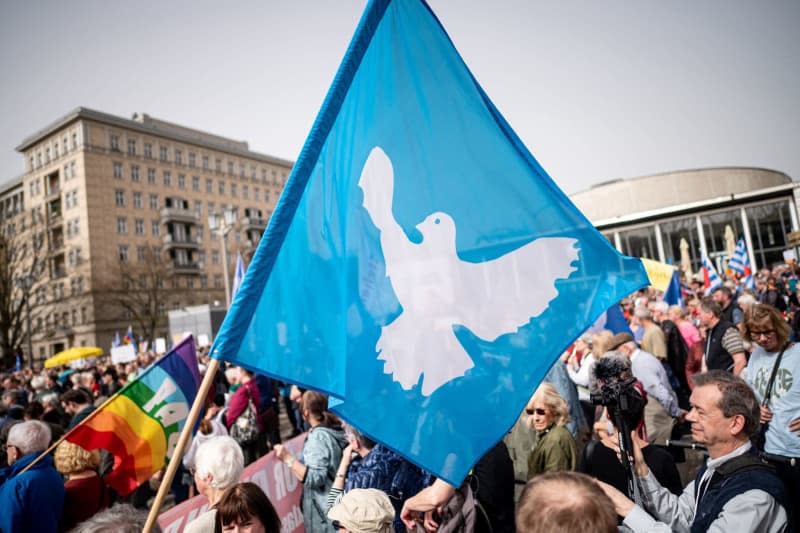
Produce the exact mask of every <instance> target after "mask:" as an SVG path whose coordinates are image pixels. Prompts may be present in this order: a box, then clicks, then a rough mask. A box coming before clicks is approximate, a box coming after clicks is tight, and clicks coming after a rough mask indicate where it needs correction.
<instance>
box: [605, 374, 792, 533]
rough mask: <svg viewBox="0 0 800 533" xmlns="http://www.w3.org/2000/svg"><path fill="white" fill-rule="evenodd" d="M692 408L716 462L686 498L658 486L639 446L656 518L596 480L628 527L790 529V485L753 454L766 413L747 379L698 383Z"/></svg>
mask: <svg viewBox="0 0 800 533" xmlns="http://www.w3.org/2000/svg"><path fill="white" fill-rule="evenodd" d="M691 404H692V410H691V411H690V412H689V414H688V415H687V416H686V419H687V420H689V421H690V422H691V423H692V437H693V438H694V440H696V441H697V442H699V443H700V444H704V445H705V446H706V448H707V450H708V455H709V459H708V461H707V462H706V464H705V465H704V466H703V467H702V468H701V469H700V471H699V472H698V473H697V477H696V478H695V480H694V481H693V482H691V483H689V485H688V486H687V487H686V488H685V489H684V491H683V493H682V494H681V495H680V496H676V495H674V494H672V493H671V492H669V491H668V490H667V489H665V488H663V487H662V486H661V485H660V484H659V483H658V481H656V479H655V477H653V474H652V473H651V472H650V469H649V468H648V466H647V464H646V463H645V462H644V456H643V455H642V450H641V448H639V447H638V445H636V444H635V441H634V450H633V452H634V464H635V469H636V475H637V476H638V478H639V481H640V483H641V486H642V489H643V496H644V500H645V501H646V502H647V503H646V506H647V511H649V512H650V513H651V514H652V516H651V515H650V514H648V512H647V511H645V509H642V508H641V507H639V506H637V505H636V504H634V502H632V501H631V500H629V499H628V498H627V497H626V496H625V495H624V494H622V493H621V492H620V491H618V490H617V489H615V488H614V487H612V486H610V485H607V484H605V483H602V482H600V481H598V482H597V483H598V484H599V485H600V486H601V488H602V489H603V490H604V491H605V493H606V494H607V495H608V497H609V498H611V500H612V501H613V502H614V508H615V509H616V511H617V514H619V515H620V516H622V517H623V518H624V520H623V524H624V525H625V526H627V527H628V528H629V529H630V530H632V531H634V532H644V531H648V532H660V531H664V532H666V531H693V532H694V531H704V532H705V531H710V532H719V533H722V532H726V533H727V532H731V531H760V532H765V533H772V532H775V533H778V532H782V531H784V529H785V528H786V526H787V514H786V507H787V503H788V501H787V500H786V496H785V492H784V488H783V484H782V483H781V480H780V479H779V478H778V477H777V475H775V473H774V471H773V470H772V469H771V468H769V467H768V466H767V465H765V464H764V463H763V462H762V461H761V460H759V459H758V457H757V456H756V455H755V454H754V453H752V452H753V450H751V447H752V446H751V444H750V436H751V435H752V434H753V433H754V432H755V431H756V430H757V429H758V414H759V409H758V402H757V401H756V398H755V395H754V394H753V391H752V390H751V389H750V387H749V386H748V385H747V383H745V382H744V381H743V380H742V379H740V378H737V377H735V376H733V375H731V374H730V373H728V372H724V371H720V370H712V371H709V372H707V373H705V374H701V375H698V376H697V377H696V378H695V388H694V391H693V392H692V398H691Z"/></svg>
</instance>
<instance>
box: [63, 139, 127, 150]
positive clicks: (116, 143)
mask: <svg viewBox="0 0 800 533" xmlns="http://www.w3.org/2000/svg"><path fill="white" fill-rule="evenodd" d="M64 144H66V143H64ZM111 149H112V150H114V151H117V152H119V135H112V136H111Z"/></svg>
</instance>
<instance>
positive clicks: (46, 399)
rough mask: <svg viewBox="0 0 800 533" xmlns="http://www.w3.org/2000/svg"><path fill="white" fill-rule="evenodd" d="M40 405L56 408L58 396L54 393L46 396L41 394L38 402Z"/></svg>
mask: <svg viewBox="0 0 800 533" xmlns="http://www.w3.org/2000/svg"><path fill="white" fill-rule="evenodd" d="M40 401H41V402H42V405H43V406H45V407H47V406H48V405H50V406H52V407H58V405H59V403H58V394H56V393H55V392H48V393H47V394H43V395H42V398H41V400H40Z"/></svg>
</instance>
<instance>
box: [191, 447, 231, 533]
mask: <svg viewBox="0 0 800 533" xmlns="http://www.w3.org/2000/svg"><path fill="white" fill-rule="evenodd" d="M194 464H195V468H194V482H195V484H196V485H197V490H198V492H199V493H200V494H203V495H204V496H205V497H206V498H208V503H209V506H210V507H211V509H209V510H208V511H206V512H205V513H203V514H201V515H200V516H198V517H197V519H195V520H194V521H192V522H189V524H187V525H186V528H185V529H184V532H186V533H200V532H213V531H214V527H215V524H216V518H217V510H216V509H215V508H214V506H215V505H216V504H217V502H218V501H219V500H220V498H222V494H223V493H224V492H225V489H227V488H228V487H232V486H233V485H236V484H237V483H238V482H239V476H241V475H242V470H244V454H242V448H241V447H240V446H239V444H238V443H237V442H236V441H235V440H233V439H232V438H231V437H222V436H221V437H213V438H211V439H209V440H207V441H206V442H204V443H203V444H202V445H200V447H199V448H198V449H197V454H196V455H195V459H194Z"/></svg>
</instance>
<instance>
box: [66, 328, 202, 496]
mask: <svg viewBox="0 0 800 533" xmlns="http://www.w3.org/2000/svg"><path fill="white" fill-rule="evenodd" d="M199 386H200V372H199V370H198V366H197V356H196V354H195V344H194V338H193V337H192V336H188V337H186V338H185V339H184V340H182V341H181V342H180V343H179V344H178V345H177V346H175V348H174V349H173V350H172V351H171V352H169V353H168V354H167V355H165V356H164V357H162V358H161V359H159V360H158V361H156V362H155V363H153V365H151V366H150V367H149V368H148V369H147V370H145V372H144V373H143V374H142V375H141V376H139V378H138V379H136V380H135V381H132V382H131V383H129V384H128V385H126V386H125V388H123V389H122V390H121V391H120V393H119V395H118V396H116V397H115V398H113V399H112V400H110V401H109V402H108V403H106V404H105V405H104V406H103V407H102V408H100V409H98V410H96V411H95V412H94V413H92V414H91V415H90V416H88V417H87V418H86V419H85V420H84V421H83V423H82V424H80V425H78V426H76V427H75V428H74V429H73V430H72V431H71V432H69V433H68V434H67V435H66V437H65V438H66V440H68V441H69V442H72V443H73V444H77V445H79V446H82V447H83V448H85V449H87V450H96V449H101V448H102V449H105V450H108V451H109V452H111V453H112V454H113V455H114V468H113V470H112V471H111V472H110V473H109V474H108V475H107V476H106V482H107V483H108V484H109V485H110V486H111V487H113V488H114V490H116V491H117V492H118V493H119V494H120V495H121V496H126V495H128V494H130V493H131V492H133V490H134V489H136V487H138V486H139V485H141V484H142V483H143V482H145V481H147V480H148V479H149V478H150V477H151V476H152V475H153V474H155V473H156V472H158V471H159V470H160V469H161V468H162V467H163V466H164V465H165V464H166V463H167V462H168V461H169V458H170V457H171V455H172V452H173V451H174V450H175V446H176V445H177V443H178V438H179V437H180V433H181V430H182V429H183V426H184V424H185V423H186V419H187V417H188V415H189V410H190V409H191V406H192V403H193V402H194V399H195V396H196V395H197V389H198V388H199Z"/></svg>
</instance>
